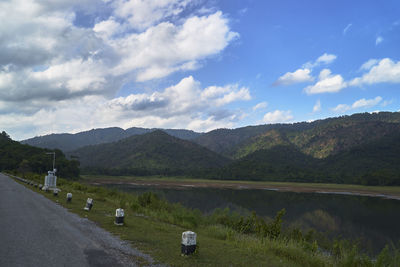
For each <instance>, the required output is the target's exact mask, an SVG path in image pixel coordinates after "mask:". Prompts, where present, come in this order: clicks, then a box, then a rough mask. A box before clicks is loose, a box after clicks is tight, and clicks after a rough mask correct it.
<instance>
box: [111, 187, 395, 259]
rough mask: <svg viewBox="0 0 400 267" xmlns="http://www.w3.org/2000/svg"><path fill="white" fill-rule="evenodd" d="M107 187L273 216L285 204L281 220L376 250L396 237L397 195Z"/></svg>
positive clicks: (206, 207)
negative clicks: (353, 241) (379, 196)
mask: <svg viewBox="0 0 400 267" xmlns="http://www.w3.org/2000/svg"><path fill="white" fill-rule="evenodd" d="M107 187H109V188H115V189H118V190H121V191H125V192H131V193H139V194H140V193H143V192H146V191H152V192H154V193H156V194H157V195H158V196H160V197H161V198H165V199H167V200H168V201H170V202H179V203H181V204H183V205H184V206H186V207H189V208H196V209H199V210H201V211H202V212H203V213H205V214H209V213H211V212H213V211H214V210H215V209H216V208H221V209H224V208H226V207H228V208H230V209H231V210H234V211H237V212H239V213H241V214H244V215H245V214H249V213H250V212H251V211H255V212H256V213H257V214H258V215H260V216H265V217H274V216H275V215H276V213H277V212H278V211H279V210H281V209H282V208H285V209H286V215H285V216H284V218H283V219H284V222H285V224H284V225H285V226H298V227H300V228H302V229H303V230H305V231H307V230H308V229H311V228H312V229H315V230H317V231H319V232H322V233H324V234H325V235H326V236H329V237H330V238H334V237H339V236H340V237H343V238H348V239H352V240H357V241H359V242H360V245H361V246H362V248H363V249H364V250H366V251H367V252H369V253H376V252H378V251H380V250H381V249H382V248H383V247H384V246H385V245H386V244H388V243H390V242H394V243H395V244H397V243H398V241H399V240H400V201H399V200H391V199H383V198H377V197H366V196H352V195H337V194H321V193H294V192H276V191H271V190H260V189H222V188H196V187H185V188H184V187H179V188H160V187H155V186H139V185H124V184H108V185H107Z"/></svg>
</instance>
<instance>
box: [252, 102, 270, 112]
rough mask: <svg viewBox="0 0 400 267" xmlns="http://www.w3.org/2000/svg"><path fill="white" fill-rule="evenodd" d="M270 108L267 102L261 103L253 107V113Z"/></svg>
mask: <svg viewBox="0 0 400 267" xmlns="http://www.w3.org/2000/svg"><path fill="white" fill-rule="evenodd" d="M267 106H268V103H267V102H260V103H258V104H257V105H255V106H254V107H253V111H256V110H258V109H264V108H266V107H267Z"/></svg>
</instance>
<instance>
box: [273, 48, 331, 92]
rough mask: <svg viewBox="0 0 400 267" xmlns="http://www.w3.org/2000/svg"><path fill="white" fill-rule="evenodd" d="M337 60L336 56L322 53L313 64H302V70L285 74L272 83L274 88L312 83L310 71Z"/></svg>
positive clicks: (312, 78)
mask: <svg viewBox="0 0 400 267" xmlns="http://www.w3.org/2000/svg"><path fill="white" fill-rule="evenodd" d="M336 58H337V56H336V55H333V54H327V53H324V54H323V55H322V56H320V57H318V58H317V60H315V61H314V62H307V63H305V64H303V66H302V68H300V69H298V70H296V71H294V72H287V73H285V74H284V75H282V76H281V77H279V78H278V79H277V80H276V81H275V82H274V83H273V85H274V86H280V85H291V84H296V83H303V82H312V81H314V77H312V76H311V71H312V69H313V68H315V67H317V66H320V65H327V64H331V63H332V62H333V61H335V59H336Z"/></svg>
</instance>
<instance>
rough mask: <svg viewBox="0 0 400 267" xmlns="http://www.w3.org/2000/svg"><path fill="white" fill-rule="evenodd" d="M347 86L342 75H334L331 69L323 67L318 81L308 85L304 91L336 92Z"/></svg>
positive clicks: (317, 92)
mask: <svg viewBox="0 0 400 267" xmlns="http://www.w3.org/2000/svg"><path fill="white" fill-rule="evenodd" d="M346 86H347V84H346V82H345V81H344V80H343V77H342V76H341V75H339V74H337V75H332V74H331V71H330V70H329V69H323V70H322V71H321V72H320V74H319V79H318V82H317V83H316V84H314V85H310V86H307V87H306V88H305V89H304V91H305V92H306V93H307V94H321V93H336V92H339V91H340V90H342V89H343V88H345V87H346Z"/></svg>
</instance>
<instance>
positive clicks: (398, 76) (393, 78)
mask: <svg viewBox="0 0 400 267" xmlns="http://www.w3.org/2000/svg"><path fill="white" fill-rule="evenodd" d="M364 65H366V67H365V68H364V69H365V70H369V72H367V73H365V74H364V75H363V76H362V77H357V78H354V79H353V80H352V81H351V82H350V83H349V84H350V85H352V86H361V85H363V84H369V85H370V84H376V83H400V61H397V62H395V61H393V60H391V59H390V58H384V59H381V60H380V61H378V60H369V61H367V62H366V63H364V64H363V66H364ZM367 67H368V68H367Z"/></svg>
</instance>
